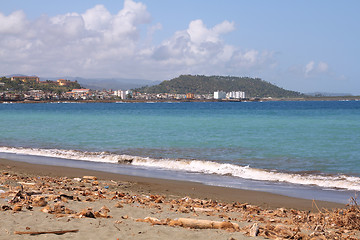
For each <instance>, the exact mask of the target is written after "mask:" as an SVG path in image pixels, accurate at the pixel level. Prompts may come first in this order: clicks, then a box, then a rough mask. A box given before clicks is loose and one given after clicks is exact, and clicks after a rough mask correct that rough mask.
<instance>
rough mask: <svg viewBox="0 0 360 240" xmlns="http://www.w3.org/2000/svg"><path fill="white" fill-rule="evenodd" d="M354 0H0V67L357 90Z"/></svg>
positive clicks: (357, 6) (4, 71) (50, 73)
mask: <svg viewBox="0 0 360 240" xmlns="http://www.w3.org/2000/svg"><path fill="white" fill-rule="evenodd" d="M359 10H360V1H358V0H346V1H340V0H313V1H303V0H293V1H288V0H251V1H250V0H246V1H245V0H221V1H220V0H171V1H169V0H102V1H101V0H86V1H74V0H71V1H70V0H61V1H60V0H52V1H49V0H32V1H29V0H11V1H3V0H1V1H0V75H2V76H6V75H10V74H24V75H37V76H40V77H45V76H46V77H63V76H72V77H82V78H126V79H146V80H156V81H162V80H170V79H172V78H175V77H177V76H179V75H181V74H199V75H223V76H228V75H230V76H238V77H244V76H246V77H256V78H261V79H263V80H265V81H268V82H271V83H273V84H275V85H277V86H279V87H282V88H285V89H289V90H294V91H299V92H302V93H311V92H328V93H350V94H354V95H360V61H359V60H360V30H359V29H360V28H359V24H360V14H359Z"/></svg>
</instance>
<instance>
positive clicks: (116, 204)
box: [114, 202, 124, 208]
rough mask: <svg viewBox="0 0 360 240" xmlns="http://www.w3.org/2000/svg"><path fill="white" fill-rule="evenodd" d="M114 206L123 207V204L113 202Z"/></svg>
mask: <svg viewBox="0 0 360 240" xmlns="http://www.w3.org/2000/svg"><path fill="white" fill-rule="evenodd" d="M114 207H116V208H123V207H124V206H123V205H122V204H121V203H120V202H117V203H115V206H114Z"/></svg>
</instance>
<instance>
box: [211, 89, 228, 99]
mask: <svg viewBox="0 0 360 240" xmlns="http://www.w3.org/2000/svg"><path fill="white" fill-rule="evenodd" d="M225 98H226V92H223V91H216V92H214V99H225Z"/></svg>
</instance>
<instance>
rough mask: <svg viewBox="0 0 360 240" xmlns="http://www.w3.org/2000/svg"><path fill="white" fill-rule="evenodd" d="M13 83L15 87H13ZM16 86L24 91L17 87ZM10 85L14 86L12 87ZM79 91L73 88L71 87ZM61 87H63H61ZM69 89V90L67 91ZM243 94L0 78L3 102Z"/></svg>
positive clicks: (205, 97)
mask: <svg viewBox="0 0 360 240" xmlns="http://www.w3.org/2000/svg"><path fill="white" fill-rule="evenodd" d="M11 83H12V84H11ZM14 83H16V84H17V85H20V86H26V87H25V88H16V87H14ZM7 85H10V86H12V87H9V86H7ZM75 86H76V87H79V88H72V87H75ZM60 87H61V88H60ZM65 89H67V90H68V91H64V90H65ZM245 99H246V93H245V92H243V91H231V92H224V91H221V90H219V91H215V92H214V93H209V94H194V93H186V94H172V93H140V92H136V91H133V90H130V89H127V90H122V89H117V90H113V89H109V90H105V89H104V90H92V89H87V88H81V86H80V84H79V83H77V81H70V80H66V79H58V80H56V81H51V80H46V81H40V79H39V77H36V76H13V77H11V78H10V79H9V78H5V77H3V78H2V79H0V101H25V102H26V101H72V100H74V101H77V100H85V101H86V100H93V101H97V100H100V101H101V100H104V101H115V100H139V101H149V100H154V101H156V100H160V101H162V100H179V101H181V100H237V101H241V100H245Z"/></svg>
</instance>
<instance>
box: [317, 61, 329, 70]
mask: <svg viewBox="0 0 360 240" xmlns="http://www.w3.org/2000/svg"><path fill="white" fill-rule="evenodd" d="M328 69H329V66H328V64H327V63H325V62H319V63H318V70H319V72H327V70H328Z"/></svg>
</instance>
